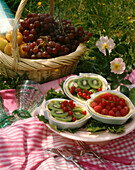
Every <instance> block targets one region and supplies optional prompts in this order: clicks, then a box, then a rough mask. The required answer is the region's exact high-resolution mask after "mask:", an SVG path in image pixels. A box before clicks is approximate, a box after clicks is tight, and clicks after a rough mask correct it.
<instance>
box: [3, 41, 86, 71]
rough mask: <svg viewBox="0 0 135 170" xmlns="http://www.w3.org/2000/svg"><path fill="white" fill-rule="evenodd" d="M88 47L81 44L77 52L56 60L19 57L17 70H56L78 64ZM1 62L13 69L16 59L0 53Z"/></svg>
mask: <svg viewBox="0 0 135 170" xmlns="http://www.w3.org/2000/svg"><path fill="white" fill-rule="evenodd" d="M85 51H86V46H85V44H79V46H78V47H77V49H76V51H74V52H72V53H70V54H68V55H64V56H59V57H56V58H50V59H34V60H33V59H25V58H21V57H19V59H18V62H17V70H25V71H27V70H36V69H37V70H38V69H40V70H47V69H52V68H53V69H55V68H59V66H60V65H61V66H68V65H71V64H72V63H73V62H77V61H78V60H79V58H80V57H81V56H82V55H83V54H84V53H85ZM0 62H1V64H3V65H5V66H7V67H9V68H11V69H12V66H13V63H14V57H13V56H9V55H7V54H5V53H4V52H2V51H0Z"/></svg>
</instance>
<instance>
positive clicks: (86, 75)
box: [63, 73, 109, 105]
mask: <svg viewBox="0 0 135 170" xmlns="http://www.w3.org/2000/svg"><path fill="white" fill-rule="evenodd" d="M82 77H87V78H90V77H96V78H99V79H100V80H101V81H102V91H103V90H107V89H108V87H109V86H108V82H107V81H106V79H105V78H104V77H102V76H100V75H98V74H94V73H81V74H80V76H70V77H68V78H67V79H66V80H65V82H64V84H63V89H64V92H65V94H66V95H67V96H68V97H69V98H70V99H72V100H74V101H75V102H78V103H79V104H83V105H84V104H85V103H86V100H81V99H79V98H78V97H76V96H74V95H72V94H71V93H70V90H69V88H68V86H69V83H70V82H71V81H72V80H75V79H80V78H82Z"/></svg>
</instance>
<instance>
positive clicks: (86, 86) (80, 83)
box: [78, 77, 90, 89]
mask: <svg viewBox="0 0 135 170" xmlns="http://www.w3.org/2000/svg"><path fill="white" fill-rule="evenodd" d="M78 86H79V87H80V88H81V89H89V88H90V85H89V83H88V78H87V77H82V78H80V79H78Z"/></svg>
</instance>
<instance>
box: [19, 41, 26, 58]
mask: <svg viewBox="0 0 135 170" xmlns="http://www.w3.org/2000/svg"><path fill="white" fill-rule="evenodd" d="M25 45H26V43H24V44H21V45H20V47H19V52H20V56H21V57H25V54H26V52H24V51H23V46H25Z"/></svg>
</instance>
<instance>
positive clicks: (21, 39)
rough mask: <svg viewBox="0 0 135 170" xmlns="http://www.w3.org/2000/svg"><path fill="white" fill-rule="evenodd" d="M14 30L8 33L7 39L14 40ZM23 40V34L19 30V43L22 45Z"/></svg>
mask: <svg viewBox="0 0 135 170" xmlns="http://www.w3.org/2000/svg"><path fill="white" fill-rule="evenodd" d="M12 32H13V31H12V30H11V31H9V32H7V33H6V39H7V40H8V41H10V42H12ZM22 41H23V35H22V33H20V32H19V31H18V32H17V42H18V45H21V44H22Z"/></svg>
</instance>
